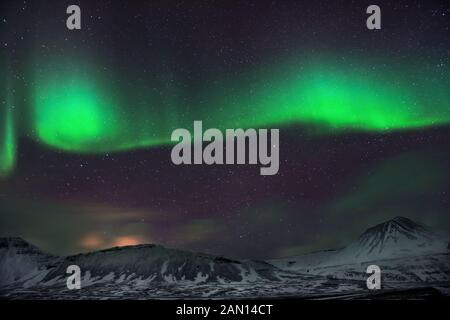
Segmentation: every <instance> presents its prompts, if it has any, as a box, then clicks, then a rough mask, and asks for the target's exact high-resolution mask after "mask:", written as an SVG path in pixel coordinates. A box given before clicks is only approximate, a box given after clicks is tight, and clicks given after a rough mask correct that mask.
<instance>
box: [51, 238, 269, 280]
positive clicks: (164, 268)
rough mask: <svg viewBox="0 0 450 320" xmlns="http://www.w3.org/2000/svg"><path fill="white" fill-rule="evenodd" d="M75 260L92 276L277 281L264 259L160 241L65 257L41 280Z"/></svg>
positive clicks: (62, 274)
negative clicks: (218, 253) (222, 254)
mask: <svg viewBox="0 0 450 320" xmlns="http://www.w3.org/2000/svg"><path fill="white" fill-rule="evenodd" d="M72 264H76V265H78V266H79V267H80V268H81V270H85V271H86V272H89V273H88V278H89V279H92V281H95V280H94V279H109V280H112V279H114V280H115V281H117V282H123V281H125V280H126V281H130V280H135V281H137V282H139V283H141V284H142V283H145V282H166V283H177V282H195V283H206V282H237V281H256V280H270V281H276V280H278V278H277V277H276V276H275V271H276V268H275V267H274V266H272V265H270V264H268V263H266V262H262V261H261V262H258V261H237V260H231V259H227V258H223V257H219V256H213V255H208V254H203V253H195V252H188V251H181V250H175V249H168V248H165V247H162V246H159V245H151V244H149V245H135V246H126V247H116V248H111V249H106V250H100V251H95V252H91V253H86V254H78V255H75V256H69V257H66V258H65V259H64V260H63V261H62V263H60V264H59V266H58V267H57V268H55V269H54V270H52V271H50V272H49V273H48V274H47V276H46V277H45V278H44V279H43V281H50V280H51V279H54V278H58V277H64V278H65V277H66V269H67V266H69V265H72Z"/></svg>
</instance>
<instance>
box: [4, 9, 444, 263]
mask: <svg viewBox="0 0 450 320" xmlns="http://www.w3.org/2000/svg"><path fill="white" fill-rule="evenodd" d="M372 2H373V1H256V0H255V1H245V2H244V1H137V0H133V1H49V0H46V1H1V4H0V236H21V237H23V238H24V239H26V240H29V241H31V242H33V243H34V244H36V245H38V246H40V247H42V248H43V249H45V250H47V251H49V252H52V253H58V254H71V253H78V252H85V251H90V250H95V249H99V248H106V247H110V246H116V245H129V244H137V243H158V244H162V245H165V246H168V247H173V248H179V249H188V250H196V251H203V252H207V253H213V254H218V255H225V256H230V257H235V258H258V259H262V258H272V257H282V256H289V255H295V254H301V253H306V252H310V251H314V250H320V249H329V248H337V247H341V246H344V245H345V244H347V243H348V242H349V241H351V240H352V239H354V238H355V237H357V236H358V235H359V234H360V233H361V232H363V231H364V230H365V229H366V228H367V227H370V226H373V225H374V224H376V223H380V222H383V221H384V220H387V219H390V218H393V217H395V216H405V217H408V218H411V219H414V220H416V221H418V222H422V223H425V224H428V225H430V226H436V227H440V228H447V229H449V228H450V215H449V213H450V188H449V186H450V161H449V160H450V149H449V143H450V76H449V71H450V61H449V58H450V41H449V39H450V3H448V2H447V1H406V2H403V1H376V2H375V3H376V4H378V5H379V6H380V7H381V12H382V29H381V30H368V29H367V28H366V19H367V17H368V15H367V14H366V13H365V12H366V8H367V7H368V6H369V5H370V4H374V3H372ZM71 4H78V5H79V6H80V7H81V16H82V18H81V19H82V20H81V21H82V22H81V23H82V29H81V30H74V31H69V30H68V29H67V28H66V19H67V16H68V15H67V14H66V8H67V6H68V5H71ZM194 120H202V121H203V125H204V127H206V128H219V129H222V130H224V129H226V128H244V129H246V128H268V129H270V128H278V129H280V146H279V150H280V168H279V172H278V174H276V175H273V176H261V175H260V174H259V167H260V166H259V165H212V166H208V165H184V166H176V165H174V164H172V162H171V158H170V153H171V148H172V146H173V145H172V144H171V141H170V136H171V133H172V131H173V130H174V129H176V128H187V129H189V130H190V131H192V130H193V121H194Z"/></svg>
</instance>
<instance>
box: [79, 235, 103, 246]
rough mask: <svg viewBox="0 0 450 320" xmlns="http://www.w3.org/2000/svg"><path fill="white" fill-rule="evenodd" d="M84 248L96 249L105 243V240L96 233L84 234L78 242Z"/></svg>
mask: <svg viewBox="0 0 450 320" xmlns="http://www.w3.org/2000/svg"><path fill="white" fill-rule="evenodd" d="M80 244H81V245H82V246H83V247H84V248H86V249H98V248H100V247H102V246H103V245H104V244H105V241H104V240H103V239H102V238H101V237H100V236H98V235H96V234H88V235H86V236H85V237H84V238H83V239H82V240H81V242H80Z"/></svg>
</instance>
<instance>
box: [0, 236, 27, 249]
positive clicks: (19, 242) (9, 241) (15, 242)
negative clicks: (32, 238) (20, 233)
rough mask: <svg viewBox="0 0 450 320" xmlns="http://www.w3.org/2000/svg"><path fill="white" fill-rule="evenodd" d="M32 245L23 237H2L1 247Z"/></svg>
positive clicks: (0, 238) (0, 239) (0, 240)
mask: <svg viewBox="0 0 450 320" xmlns="http://www.w3.org/2000/svg"><path fill="white" fill-rule="evenodd" d="M25 246H31V245H30V244H29V243H28V242H26V241H25V240H24V239H22V238H21V237H0V248H6V247H25Z"/></svg>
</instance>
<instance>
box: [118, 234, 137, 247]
mask: <svg viewBox="0 0 450 320" xmlns="http://www.w3.org/2000/svg"><path fill="white" fill-rule="evenodd" d="M143 243H145V240H144V238H143V237H140V236H122V237H117V238H115V239H114V241H113V244H112V245H113V247H124V246H135V245H137V244H143Z"/></svg>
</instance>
